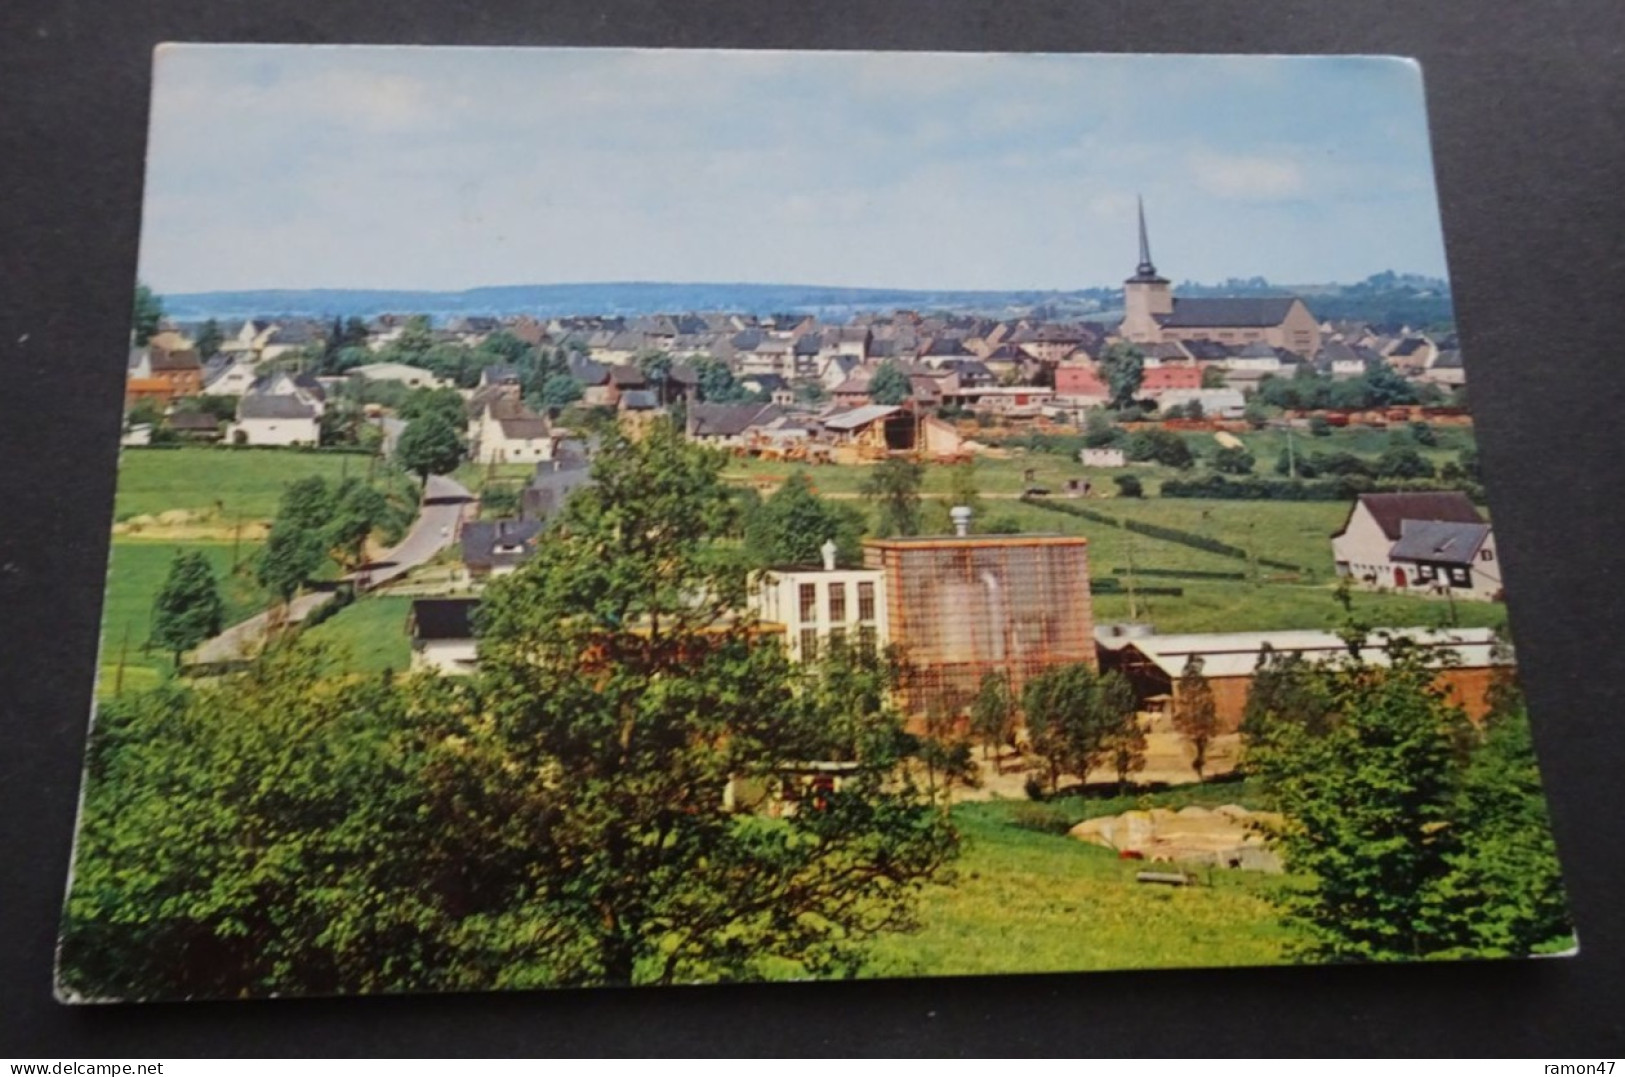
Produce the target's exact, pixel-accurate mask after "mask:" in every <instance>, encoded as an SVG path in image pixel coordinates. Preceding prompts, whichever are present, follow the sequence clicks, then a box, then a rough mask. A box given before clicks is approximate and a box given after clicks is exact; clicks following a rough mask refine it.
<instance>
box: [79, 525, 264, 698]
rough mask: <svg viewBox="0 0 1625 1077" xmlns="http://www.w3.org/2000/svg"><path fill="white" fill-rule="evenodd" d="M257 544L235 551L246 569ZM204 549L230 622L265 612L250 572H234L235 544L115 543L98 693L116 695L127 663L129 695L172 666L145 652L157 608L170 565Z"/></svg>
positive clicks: (126, 540)
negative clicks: (154, 607)
mask: <svg viewBox="0 0 1625 1077" xmlns="http://www.w3.org/2000/svg"><path fill="white" fill-rule="evenodd" d="M257 548H258V547H257V544H255V543H251V542H244V543H242V544H241V546H239V547H238V548H237V550H236V557H237V560H238V563H239V565H246V564H247V563H248V561H249V558H250V557H251V556H252V555H253V554H254V552H255V550H256V549H257ZM182 550H186V551H199V552H201V553H203V554H204V555H205V556H207V557H208V559H209V563H210V564H211V565H212V566H213V567H214V572H215V579H216V580H217V581H218V582H219V584H220V594H221V597H222V598H224V599H225V603H226V623H227V624H232V623H234V622H236V621H240V620H242V619H243V618H245V617H251V616H253V615H254V614H256V613H258V612H259V611H260V610H262V609H264V608H265V602H266V599H265V595H264V592H262V591H261V590H260V588H259V586H258V584H256V583H255V582H254V580H253V577H252V576H250V575H249V574H248V573H246V572H238V573H233V572H232V570H231V567H232V557H233V547H232V543H231V542H229V541H226V542H164V541H160V540H150V539H139V538H115V539H114V540H113V552H112V565H111V567H110V570H109V572H108V575H107V592H106V596H105V598H104V599H103V602H102V650H101V675H100V680H99V681H98V686H97V693H98V694H99V695H102V696H109V695H112V694H113V692H114V689H115V687H118V686H119V674H118V667H119V663H120V659H121V656H122V657H123V663H124V676H123V683H122V688H123V690H124V691H131V690H134V689H141V688H151V687H152V686H153V685H155V684H157V683H158V682H159V680H161V679H162V678H163V677H164V676H166V675H167V674H168V673H169V672H170V670H171V667H172V665H173V663H172V662H171V661H170V658H169V656H168V655H167V654H162V653H160V652H157V651H148V650H146V642H147V637H148V636H149V635H150V634H151V631H152V604H153V601H154V600H155V599H156V598H157V597H158V592H159V591H160V590H162V589H163V586H164V578H165V577H166V576H167V575H168V574H169V566H170V563H171V562H172V561H173V560H174V559H175V554H176V553H177V552H179V551H182Z"/></svg>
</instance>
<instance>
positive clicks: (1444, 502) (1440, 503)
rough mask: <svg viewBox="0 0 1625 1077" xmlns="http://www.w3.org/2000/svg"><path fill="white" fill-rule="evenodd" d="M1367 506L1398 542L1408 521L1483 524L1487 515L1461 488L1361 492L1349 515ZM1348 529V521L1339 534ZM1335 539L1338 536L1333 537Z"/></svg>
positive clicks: (1366, 508)
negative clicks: (1399, 491)
mask: <svg viewBox="0 0 1625 1077" xmlns="http://www.w3.org/2000/svg"><path fill="white" fill-rule="evenodd" d="M1361 508H1364V509H1365V510H1366V511H1367V512H1369V513H1370V514H1371V518H1372V519H1374V520H1376V522H1377V526H1378V527H1380V528H1382V533H1383V534H1384V535H1386V536H1387V537H1388V538H1389V539H1390V540H1391V541H1394V542H1398V541H1399V539H1400V536H1401V535H1402V534H1403V533H1404V522H1405V521H1406V520H1435V521H1440V522H1443V523H1457V524H1481V523H1483V522H1484V517H1483V516H1481V515H1480V514H1479V511H1478V508H1477V506H1475V505H1474V504H1473V502H1472V499H1471V498H1469V497H1468V496H1467V495H1466V494H1464V493H1462V492H1461V491H1460V490H1423V491H1418V492H1416V493H1404V494H1361V495H1360V497H1359V500H1357V501H1356V502H1355V503H1354V508H1353V509H1351V510H1350V512H1349V517H1350V519H1352V518H1353V516H1354V513H1356V512H1358V511H1360V509H1361ZM1347 530H1348V522H1347V521H1344V523H1343V526H1342V528H1341V529H1340V530H1338V532H1337V534H1338V535H1341V534H1343V532H1345V531H1347ZM1333 537H1334V538H1335V537H1336V535H1334V536H1333Z"/></svg>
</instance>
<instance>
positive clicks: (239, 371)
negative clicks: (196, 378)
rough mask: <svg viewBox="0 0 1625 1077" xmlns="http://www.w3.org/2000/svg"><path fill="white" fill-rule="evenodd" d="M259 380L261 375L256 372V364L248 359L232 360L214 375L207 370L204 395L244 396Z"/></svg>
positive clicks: (214, 372)
mask: <svg viewBox="0 0 1625 1077" xmlns="http://www.w3.org/2000/svg"><path fill="white" fill-rule="evenodd" d="M258 378H259V375H258V374H257V373H256V372H255V370H254V364H253V363H252V362H250V361H249V360H248V359H247V358H241V357H240V358H236V359H231V360H229V361H227V362H226V363H225V364H224V365H222V366H220V367H219V368H218V369H216V370H215V371H213V373H212V374H210V373H208V372H207V370H206V372H205V380H204V382H203V395H204V396H242V395H243V394H244V393H246V392H248V390H249V389H250V388H251V387H252V386H253V384H254V382H255V381H256V380H257V379H258Z"/></svg>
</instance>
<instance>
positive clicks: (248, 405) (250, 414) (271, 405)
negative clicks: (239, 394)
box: [237, 393, 316, 419]
mask: <svg viewBox="0 0 1625 1077" xmlns="http://www.w3.org/2000/svg"><path fill="white" fill-rule="evenodd" d="M237 418H238V419H314V418H316V405H314V404H310V403H306V402H305V401H303V400H301V399H299V398H298V397H297V396H292V395H276V394H271V393H249V394H247V395H245V396H244V397H243V398H242V399H241V400H239V401H238V402H237Z"/></svg>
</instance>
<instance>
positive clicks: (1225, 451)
mask: <svg viewBox="0 0 1625 1077" xmlns="http://www.w3.org/2000/svg"><path fill="white" fill-rule="evenodd" d="M1254 463H1256V461H1255V460H1254V459H1253V454H1252V453H1250V452H1248V451H1247V450H1246V449H1243V448H1240V447H1239V446H1229V445H1226V446H1221V447H1220V448H1218V449H1216V450H1214V452H1213V470H1214V471H1219V472H1223V473H1224V474H1226V475H1251V474H1252V473H1253V465H1254Z"/></svg>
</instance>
